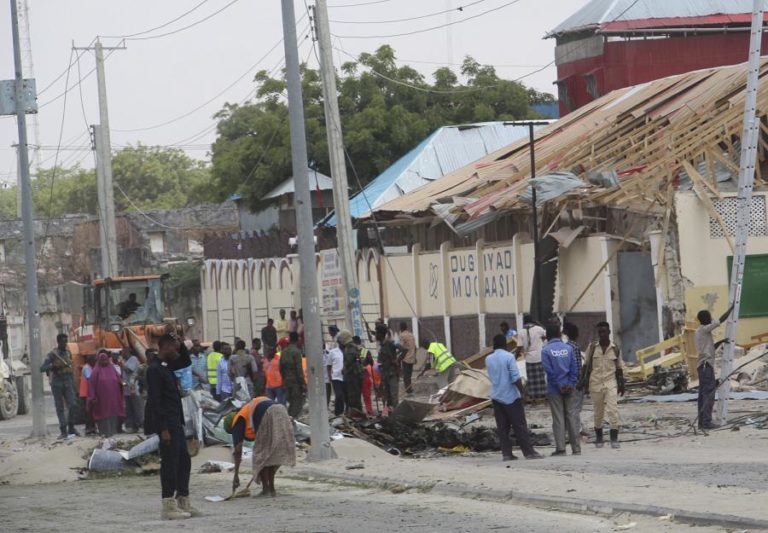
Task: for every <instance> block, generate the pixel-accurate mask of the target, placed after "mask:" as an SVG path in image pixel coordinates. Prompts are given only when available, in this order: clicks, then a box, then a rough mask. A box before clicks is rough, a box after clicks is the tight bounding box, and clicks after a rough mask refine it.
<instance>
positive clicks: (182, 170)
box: [0, 144, 210, 218]
mask: <svg viewBox="0 0 768 533" xmlns="http://www.w3.org/2000/svg"><path fill="white" fill-rule="evenodd" d="M112 175H113V179H114V183H115V187H114V195H115V208H116V209H117V211H118V212H121V211H135V210H136V209H137V208H139V209H141V210H142V211H145V210H151V209H175V208H180V207H184V206H186V205H195V204H200V203H204V202H207V201H210V194H209V192H208V191H207V187H208V181H209V177H210V169H209V167H208V166H207V165H206V164H205V163H203V162H200V161H196V160H194V159H192V158H190V157H188V156H187V155H186V154H185V153H184V152H183V151H182V150H178V149H169V148H160V147H152V146H144V145H141V144H139V145H137V146H128V147H127V148H123V149H122V150H120V151H119V152H117V153H116V154H115V156H114V157H113V158H112ZM121 189H122V191H124V192H125V194H123V193H122V192H121ZM126 196H127V197H128V198H130V201H129V200H128V198H126ZM32 202H33V208H34V212H35V216H36V217H37V218H48V217H60V216H63V215H65V214H67V213H89V214H92V215H95V214H97V210H98V195H97V191H96V173H95V171H94V170H92V169H83V168H80V167H79V166H75V167H72V168H62V167H58V168H56V169H53V168H48V169H41V170H39V171H38V173H37V175H36V176H35V178H34V179H33V180H32ZM0 216H2V217H6V218H14V217H16V187H10V188H8V189H2V190H0Z"/></svg>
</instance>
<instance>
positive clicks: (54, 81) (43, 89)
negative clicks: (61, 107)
mask: <svg viewBox="0 0 768 533" xmlns="http://www.w3.org/2000/svg"><path fill="white" fill-rule="evenodd" d="M95 40H96V38H95V37H94V38H93V39H92V40H91V42H90V43H88V46H91V45H92V44H93V42H94V41H95ZM85 52H86V50H81V51H80V53H78V54H77V59H80V57H81V56H82V55H83V54H85ZM71 58H72V56H71V55H70V59H71ZM70 66H71V65H70ZM70 66H68V67H67V68H65V69H64V70H63V71H62V72H61V74H59V75H58V76H56V77H55V78H54V79H53V81H51V82H50V83H49V84H48V85H46V86H45V87H43V88H42V89H40V90H39V91H37V96H38V97H39V96H40V95H41V94H43V93H44V92H46V91H47V90H48V89H50V88H51V87H53V85H54V84H55V83H56V82H57V81H59V80H60V79H61V78H63V77H64V76H65V75H66V74H67V71H69V68H70Z"/></svg>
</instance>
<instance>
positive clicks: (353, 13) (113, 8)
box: [0, 0, 587, 180]
mask: <svg viewBox="0 0 768 533" xmlns="http://www.w3.org/2000/svg"><path fill="white" fill-rule="evenodd" d="M27 1H28V5H29V7H30V17H29V23H30V32H31V44H32V56H33V61H34V75H35V78H36V79H37V88H38V96H39V98H38V101H39V104H40V106H41V109H40V113H39V115H38V123H39V131H40V139H39V141H38V142H39V144H41V145H42V146H43V151H42V152H41V154H42V159H43V166H45V167H48V166H52V165H53V162H54V157H55V153H56V152H55V147H56V145H57V144H58V139H59V130H60V128H61V125H62V116H64V120H63V125H64V128H63V143H62V145H63V147H64V149H63V150H61V152H60V155H59V163H60V164H64V165H70V164H74V163H76V162H81V164H82V165H83V166H92V164H93V163H92V161H93V158H92V155H91V152H90V151H89V150H86V149H85V148H87V147H88V146H89V138H88V135H87V126H86V125H87V124H93V123H98V104H97V98H96V78H95V75H90V76H89V77H87V78H86V79H85V80H84V82H83V83H82V97H83V105H81V100H80V92H79V91H78V89H77V88H75V89H74V90H72V91H70V92H69V93H68V95H67V102H66V104H67V105H66V110H64V106H63V104H64V98H58V99H55V98H56V97H58V96H59V95H61V94H62V92H63V91H64V88H65V77H62V78H61V79H59V80H58V81H57V82H55V83H53V85H50V84H51V83H52V82H53V81H54V80H55V79H56V78H57V77H58V76H59V75H60V74H62V73H64V72H65V71H66V70H67V65H68V64H69V60H70V54H71V46H72V43H73V42H74V43H75V45H77V46H86V45H88V44H89V43H91V42H92V40H93V39H94V37H95V36H96V35H102V36H123V35H131V34H136V33H139V32H143V31H145V30H149V29H152V28H155V27H157V26H160V25H163V24H165V23H167V22H169V21H171V20H173V19H175V18H177V17H179V16H180V15H182V14H183V13H185V12H187V11H189V10H191V9H193V8H195V7H196V6H198V5H200V4H201V5H200V7H198V8H197V9H195V10H194V11H193V12H191V13H189V14H188V15H187V16H185V17H183V18H181V19H180V20H178V21H177V22H175V23H172V24H169V25H167V26H165V27H163V28H161V29H158V30H156V31H154V32H150V33H146V34H142V35H138V36H137V37H139V38H143V37H149V36H156V35H160V34H164V33H169V32H173V31H175V30H177V29H180V28H183V27H184V26H187V25H190V24H193V23H195V22H198V21H201V20H202V19H204V18H206V17H207V16H209V15H212V14H214V13H215V12H216V11H218V10H221V9H222V8H224V9H223V11H221V13H219V14H216V15H214V16H212V17H211V18H210V19H208V20H206V21H203V22H201V23H200V24H198V25H196V26H194V27H192V28H189V29H186V30H183V31H179V32H178V33H175V34H173V35H168V36H164V37H157V38H152V39H146V40H128V41H127V43H126V44H127V49H126V50H120V51H115V52H114V53H113V54H112V55H111V56H110V57H109V58H108V60H107V62H106V72H107V74H106V77H107V90H108V100H109V116H110V123H111V129H112V144H113V147H114V148H119V147H120V146H124V145H126V144H128V143H132V144H135V143H137V142H139V141H140V142H142V143H145V144H151V145H164V146H168V145H177V146H182V147H184V149H186V150H187V151H188V153H189V154H190V155H192V156H194V157H197V158H206V157H207V153H206V147H207V146H208V145H210V143H211V142H212V141H213V139H214V137H215V129H214V127H213V125H214V122H213V119H212V116H213V114H214V113H216V111H218V110H219V109H221V107H222V105H223V104H224V103H225V102H240V101H242V100H244V99H246V98H247V97H248V94H249V93H250V92H251V91H252V90H253V88H254V84H253V81H252V80H253V73H255V72H256V71H257V70H259V69H262V68H264V69H273V68H275V67H279V66H281V61H282V58H283V47H282V44H280V45H279V46H277V47H276V48H275V49H274V50H273V51H272V52H270V53H268V51H269V50H270V49H271V48H272V47H273V46H274V45H276V44H277V43H278V42H279V40H280V38H281V37H282V26H281V24H282V23H281V11H280V1H279V0H239V1H238V0H235V1H234V2H233V0H208V1H203V0H174V1H169V0H164V1H158V0H131V1H130V2H117V1H114V0H113V1H105V0H67V1H62V0H27ZM307 2H308V3H312V0H307ZM509 2H510V0H482V1H480V2H478V1H477V0H418V1H414V0H330V1H329V5H330V6H336V7H331V9H330V18H331V21H332V22H331V31H332V33H333V34H334V35H336V36H338V37H336V38H334V46H335V47H337V48H340V49H342V50H344V51H345V52H347V53H349V54H353V55H357V54H359V53H360V52H366V51H373V50H375V49H376V48H377V47H378V46H380V45H382V44H390V45H392V46H393V47H394V48H395V51H396V53H397V56H398V58H399V59H400V60H401V61H402V62H405V63H409V64H411V65H413V66H414V67H417V68H418V69H419V70H420V71H422V72H423V73H424V74H425V75H429V74H431V73H432V72H433V71H434V70H435V69H437V68H439V66H441V65H445V64H447V63H459V62H461V60H462V59H463V57H464V56H466V55H471V56H473V57H474V58H476V59H477V60H478V61H480V62H481V63H484V64H492V65H495V66H496V67H497V71H498V72H499V74H500V75H501V76H503V77H505V78H517V77H519V76H524V75H526V74H529V73H530V72H532V71H534V70H536V69H537V68H540V67H541V66H543V65H546V64H547V63H549V62H550V61H552V59H553V54H554V41H553V40H551V39H548V40H544V39H542V37H543V36H544V34H545V33H546V32H547V31H548V30H550V29H552V28H553V27H554V26H556V25H557V24H558V23H559V22H561V21H562V20H564V19H565V18H566V17H567V16H569V15H570V14H571V13H573V12H574V11H576V10H577V9H579V8H580V7H581V6H583V5H584V4H586V3H587V0H518V1H517V2H515V3H513V4H511V5H506V6H505V4H509ZM230 3H231V4H232V5H231V6H229V7H226V6H227V5H228V4H230ZM473 3H474V4H475V5H470V4H473ZM361 4H369V5H361ZM295 5H296V14H297V15H296V16H297V18H301V17H302V16H303V15H304V13H306V9H305V7H304V6H305V2H304V0H297V1H296V2H295ZM341 6H347V7H341ZM459 6H465V7H464V10H463V12H458V11H456V12H454V13H452V14H450V15H448V14H440V15H436V16H431V17H425V18H420V19H418V20H408V21H406V22H392V23H371V24H368V23H363V22H376V21H383V20H392V19H409V18H413V17H419V16H424V15H429V14H432V13H436V12H439V11H443V10H447V9H449V8H457V7H459ZM502 6H504V7H502ZM497 7H501V9H498V10H497V11H493V12H491V13H487V14H485V15H482V16H479V17H478V18H475V19H473V20H468V21H466V22H458V23H456V24H453V25H451V26H448V27H445V28H441V29H436V30H433V31H429V32H424V33H418V34H416V35H410V36H398V37H386V36H387V35H392V34H398V33H406V32H410V31H413V30H420V29H426V28H431V27H435V26H440V25H443V24H446V23H447V22H449V21H453V22H457V21H460V20H462V19H465V18H468V17H472V16H474V15H479V14H481V13H483V12H485V11H489V10H492V9H494V8H497ZM342 22H354V23H351V24H350V23H342ZM10 28H11V24H10V8H9V5H8V1H7V0H6V1H5V2H0V79H12V78H13V54H12V41H11V29H10ZM306 28H308V22H307V19H306V18H304V20H302V21H301V22H300V23H299V30H300V31H301V30H304V31H303V33H301V34H300V37H299V40H300V41H302V40H303V39H302V38H303V37H304V36H306V35H307V34H308V31H307V30H306ZM354 36H376V37H370V38H352V37H354ZM102 42H103V43H104V45H105V46H114V45H116V44H118V43H119V42H120V39H117V38H107V37H102ZM310 51H311V47H310V45H309V41H306V40H305V41H304V42H302V43H301V44H300V55H301V57H302V59H303V58H308V57H310V64H313V65H314V64H315V60H314V58H312V57H311V56H310ZM347 59H349V58H348V57H346V56H344V55H342V53H341V52H338V51H337V52H336V60H337V64H338V61H342V60H347ZM259 60H261V61H260V62H259V63H258V65H257V62H258V61H259ZM93 67H94V56H93V53H92V52H86V53H84V54H83V55H82V57H81V59H80V72H81V74H82V75H86V74H87V73H88V72H90V71H91V70H92V69H93ZM249 69H250V70H249ZM78 77H79V76H78V70H77V63H75V64H74V65H73V67H72V68H71V70H70V80H69V85H70V87H72V86H75V85H76V82H77V79H78ZM238 78H241V79H240V81H238V82H236V80H238ZM555 78H556V76H555V68H554V66H552V67H549V68H546V69H545V70H543V71H542V72H540V73H538V74H534V75H531V76H529V77H527V78H526V79H525V80H524V81H525V83H527V84H529V85H531V86H533V87H535V88H536V89H539V90H542V91H548V92H553V90H554V89H553V85H552V82H553V81H554V80H555ZM49 85H50V87H48V86H49ZM230 86H231V87H230ZM228 87H229V88H228ZM217 95H218V96H217ZM206 102H207V103H206ZM83 115H85V116H83ZM184 115H187V116H186V117H184V118H182V119H180V120H174V119H177V118H178V117H181V116H184ZM167 122H169V123H168V124H164V123H167ZM28 124H29V128H30V136H31V137H30V139H31V140H30V142H34V138H35V137H34V133H33V121H32V120H28ZM139 128H151V129H146V130H144V131H133V132H130V131H121V130H133V129H139ZM16 141H17V132H16V123H15V118H14V117H0V180H8V179H11V180H14V179H15V175H16V155H15V150H14V149H13V148H11V145H12V144H14V143H16Z"/></svg>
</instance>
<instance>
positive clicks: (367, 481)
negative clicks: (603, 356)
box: [287, 467, 768, 530]
mask: <svg viewBox="0 0 768 533" xmlns="http://www.w3.org/2000/svg"><path fill="white" fill-rule="evenodd" d="M287 477H295V478H298V479H302V480H305V481H341V482H344V483H348V484H352V485H363V484H364V485H371V484H375V485H376V486H378V487H379V488H382V489H385V490H388V489H391V488H393V487H395V486H405V487H408V488H411V489H416V490H422V491H425V492H431V493H433V494H438V495H442V496H453V497H458V498H475V499H481V500H491V501H498V502H518V503H526V504H529V505H533V506H534V507H547V508H550V509H552V508H554V509H557V510H563V511H577V512H592V513H597V514H603V515H609V514H614V513H620V512H626V513H632V514H639V515H646V516H654V517H661V516H671V517H672V520H674V521H676V522H686V523H690V524H697V525H712V526H722V527H735V528H748V529H758V530H763V529H766V530H768V520H761V519H757V518H747V517H743V516H736V515H729V514H719V513H702V512H697V511H687V510H683V509H674V508H671V507H662V506H657V505H642V504H635V503H624V502H611V501H604V500H593V499H583V498H570V497H567V496H545V495H542V494H534V493H529V492H521V491H517V490H508V491H504V490H497V489H490V488H489V489H479V488H477V487H472V486H469V485H463V484H455V483H445V482H441V481H438V482H436V483H428V482H422V483H407V482H403V481H402V480H398V479H392V478H387V477H379V476H360V475H358V476H355V475H351V474H341V473H338V474H332V473H328V472H325V471H323V470H317V469H314V468H305V467H302V468H299V469H297V471H295V472H294V473H293V474H292V475H290V476H287Z"/></svg>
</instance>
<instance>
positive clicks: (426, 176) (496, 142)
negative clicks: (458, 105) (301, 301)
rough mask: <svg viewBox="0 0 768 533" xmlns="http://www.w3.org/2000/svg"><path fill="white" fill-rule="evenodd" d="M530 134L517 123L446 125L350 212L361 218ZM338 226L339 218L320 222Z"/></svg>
mask: <svg viewBox="0 0 768 533" xmlns="http://www.w3.org/2000/svg"><path fill="white" fill-rule="evenodd" d="M526 135H528V127H527V126H520V125H517V124H515V123H514V122H482V123H478V124H468V125H462V126H445V127H443V128H440V129H438V130H437V131H435V132H434V133H432V134H431V135H430V136H429V137H427V138H426V139H424V140H423V141H422V142H421V143H419V145H418V146H416V148H414V149H413V150H411V151H410V152H408V153H407V154H405V155H404V156H403V157H401V158H400V159H398V160H397V161H396V162H395V163H394V164H393V165H392V166H391V167H389V168H388V169H387V170H385V171H384V172H382V173H381V174H380V175H379V176H378V177H377V178H376V179H374V180H373V181H372V182H371V183H369V184H368V185H367V186H366V187H365V188H364V189H363V191H362V192H360V193H359V194H357V195H355V196H354V197H353V198H351V199H350V201H349V208H350V213H351V215H352V216H353V217H359V216H360V215H363V214H365V213H368V212H369V211H370V210H371V208H376V207H378V206H380V205H384V204H385V203H387V202H390V201H392V200H394V199H396V198H399V197H401V196H404V195H406V194H408V193H409V192H411V191H413V190H415V189H418V188H419V187H421V186H423V185H426V184H428V183H431V182H433V181H435V180H437V179H439V178H442V177H443V176H445V175H447V174H450V173H452V172H455V171H456V170H458V169H460V168H462V167H464V166H466V165H468V164H469V163H472V162H473V161H477V160H478V159H480V158H482V157H485V156H486V155H488V154H490V153H492V152H495V151H496V150H498V149H500V148H502V147H504V146H507V145H509V144H511V143H512V142H514V141H516V140H517V139H520V138H521V137H525V136H526ZM320 224H321V225H326V226H335V225H336V215H335V214H334V215H331V216H329V217H328V218H327V219H326V220H323V221H321V222H320Z"/></svg>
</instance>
